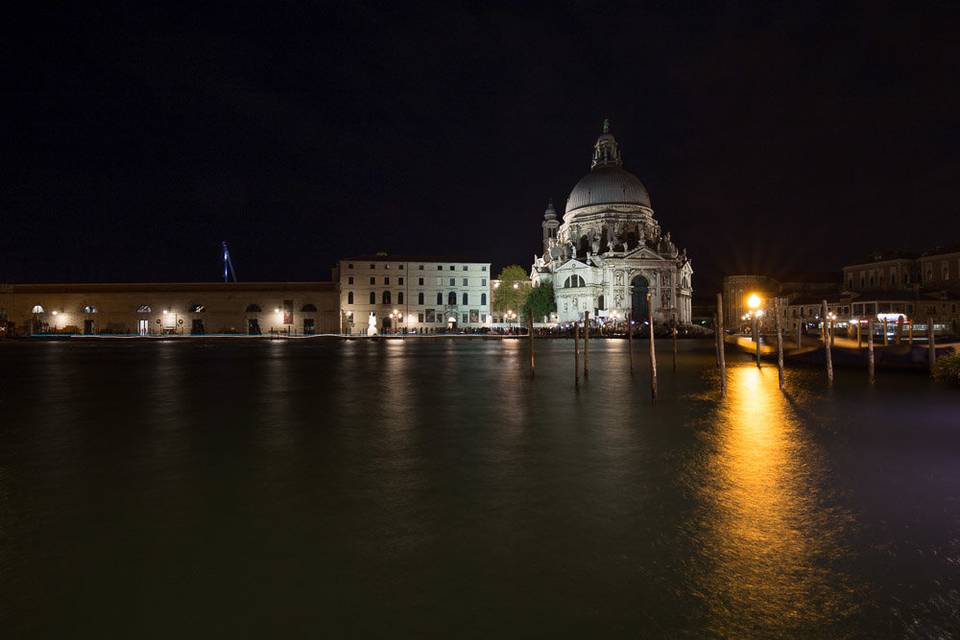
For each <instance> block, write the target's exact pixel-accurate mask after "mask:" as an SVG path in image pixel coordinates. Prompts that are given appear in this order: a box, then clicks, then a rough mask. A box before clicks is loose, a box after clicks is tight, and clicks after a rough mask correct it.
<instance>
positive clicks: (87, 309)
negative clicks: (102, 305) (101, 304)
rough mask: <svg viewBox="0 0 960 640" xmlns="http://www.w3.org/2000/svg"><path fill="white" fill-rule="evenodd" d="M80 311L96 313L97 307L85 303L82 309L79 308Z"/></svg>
mask: <svg viewBox="0 0 960 640" xmlns="http://www.w3.org/2000/svg"><path fill="white" fill-rule="evenodd" d="M80 312H81V313H96V312H97V308H96V307H95V306H93V305H92V304H87V305H84V306H83V308H82V309H80Z"/></svg>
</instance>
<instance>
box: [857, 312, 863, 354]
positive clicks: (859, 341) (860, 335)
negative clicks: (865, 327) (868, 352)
mask: <svg viewBox="0 0 960 640" xmlns="http://www.w3.org/2000/svg"><path fill="white" fill-rule="evenodd" d="M857 349H863V333H862V332H861V331H860V318H857Z"/></svg>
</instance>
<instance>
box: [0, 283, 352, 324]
mask: <svg viewBox="0 0 960 640" xmlns="http://www.w3.org/2000/svg"><path fill="white" fill-rule="evenodd" d="M340 317H341V315H340V309H339V297H338V294H337V286H336V284H335V283H333V282H243V283H230V284H224V283H205V282H204V283H200V282H197V283H193V282H191V283H129V284H128V283H124V284H119V283H117V284H113V283H110V284H103V283H97V284H7V285H3V284H0V335H4V334H5V335H8V336H9V335H44V334H80V335H102V334H115V335H140V336H160V335H209V334H240V335H264V334H271V333H283V334H288V335H313V334H318V333H339V332H340V331H341V326H340Z"/></svg>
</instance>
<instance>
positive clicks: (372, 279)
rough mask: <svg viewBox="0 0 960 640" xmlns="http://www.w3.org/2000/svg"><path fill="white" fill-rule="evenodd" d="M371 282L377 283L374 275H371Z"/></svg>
mask: <svg viewBox="0 0 960 640" xmlns="http://www.w3.org/2000/svg"><path fill="white" fill-rule="evenodd" d="M370 284H377V279H376V278H374V277H373V276H370Z"/></svg>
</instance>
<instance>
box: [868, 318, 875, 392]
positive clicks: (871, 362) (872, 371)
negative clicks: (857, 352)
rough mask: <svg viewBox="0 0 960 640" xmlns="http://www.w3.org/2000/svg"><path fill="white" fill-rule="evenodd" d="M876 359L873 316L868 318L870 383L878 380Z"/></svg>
mask: <svg viewBox="0 0 960 640" xmlns="http://www.w3.org/2000/svg"><path fill="white" fill-rule="evenodd" d="M876 366H877V365H876V361H875V360H874V355H873V318H870V319H869V320H867V378H868V379H869V380H870V384H873V383H874V382H876V381H877V377H876Z"/></svg>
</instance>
